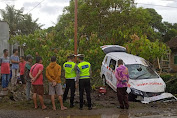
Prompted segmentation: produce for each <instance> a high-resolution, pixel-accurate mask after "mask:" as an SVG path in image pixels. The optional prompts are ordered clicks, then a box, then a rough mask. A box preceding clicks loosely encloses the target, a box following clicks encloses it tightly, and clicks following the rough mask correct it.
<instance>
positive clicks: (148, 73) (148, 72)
mask: <svg viewBox="0 0 177 118" xmlns="http://www.w3.org/2000/svg"><path fill="white" fill-rule="evenodd" d="M126 67H127V68H128V71H129V76H130V78H131V79H152V78H159V76H158V75H157V74H156V72H155V71H154V70H153V69H152V68H151V67H149V66H144V65H141V64H131V65H126Z"/></svg>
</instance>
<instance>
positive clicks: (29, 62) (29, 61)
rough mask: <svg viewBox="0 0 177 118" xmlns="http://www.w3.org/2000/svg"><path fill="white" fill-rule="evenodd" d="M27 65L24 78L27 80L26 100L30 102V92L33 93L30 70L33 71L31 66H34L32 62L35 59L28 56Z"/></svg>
mask: <svg viewBox="0 0 177 118" xmlns="http://www.w3.org/2000/svg"><path fill="white" fill-rule="evenodd" d="M26 61H27V62H26V64H25V74H24V78H25V80H26V99H27V100H30V99H31V97H30V91H31V78H30V76H29V73H30V70H31V66H32V61H33V57H32V56H31V55H27V56H26Z"/></svg>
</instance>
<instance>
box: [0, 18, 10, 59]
mask: <svg viewBox="0 0 177 118" xmlns="http://www.w3.org/2000/svg"><path fill="white" fill-rule="evenodd" d="M9 30H10V29H9V25H8V23H7V22H4V21H0V56H2V55H3V50H4V49H8V50H9V43H8V40H9Z"/></svg>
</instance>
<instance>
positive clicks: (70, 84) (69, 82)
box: [63, 79, 75, 105]
mask: <svg viewBox="0 0 177 118" xmlns="http://www.w3.org/2000/svg"><path fill="white" fill-rule="evenodd" d="M69 89H70V92H71V95H70V104H71V105H73V104H74V96H75V79H66V88H65V92H64V94H63V101H66V99H67V95H68V92H69Z"/></svg>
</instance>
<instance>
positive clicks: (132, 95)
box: [128, 93, 137, 102]
mask: <svg viewBox="0 0 177 118" xmlns="http://www.w3.org/2000/svg"><path fill="white" fill-rule="evenodd" d="M136 98H137V96H136V95H134V94H132V93H129V94H128V101H132V102H136V101H137V100H136Z"/></svg>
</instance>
